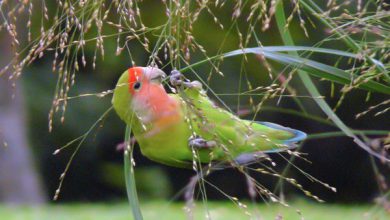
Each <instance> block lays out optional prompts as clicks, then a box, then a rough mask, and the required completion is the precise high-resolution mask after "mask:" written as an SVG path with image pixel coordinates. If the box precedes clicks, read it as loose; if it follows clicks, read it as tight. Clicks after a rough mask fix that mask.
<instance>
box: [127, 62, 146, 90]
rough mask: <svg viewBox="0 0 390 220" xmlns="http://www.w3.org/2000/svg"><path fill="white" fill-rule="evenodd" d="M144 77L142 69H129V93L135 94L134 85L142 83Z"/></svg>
mask: <svg viewBox="0 0 390 220" xmlns="http://www.w3.org/2000/svg"><path fill="white" fill-rule="evenodd" d="M142 77H143V69H142V67H132V68H129V91H130V93H134V88H133V86H134V83H136V82H138V81H141V80H142Z"/></svg>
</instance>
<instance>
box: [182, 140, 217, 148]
mask: <svg viewBox="0 0 390 220" xmlns="http://www.w3.org/2000/svg"><path fill="white" fill-rule="evenodd" d="M188 145H189V146H190V147H191V148H196V149H209V148H213V147H215V146H216V145H217V142H215V141H207V140H205V139H203V138H200V137H192V138H190V139H189V140H188Z"/></svg>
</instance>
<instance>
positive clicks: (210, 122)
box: [181, 88, 306, 160]
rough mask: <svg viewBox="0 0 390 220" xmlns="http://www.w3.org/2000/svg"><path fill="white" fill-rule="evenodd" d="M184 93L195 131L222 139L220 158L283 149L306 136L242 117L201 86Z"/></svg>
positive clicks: (217, 140)
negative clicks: (222, 107)
mask: <svg viewBox="0 0 390 220" xmlns="http://www.w3.org/2000/svg"><path fill="white" fill-rule="evenodd" d="M181 97H182V98H183V100H184V101H185V104H186V106H187V107H186V109H187V111H186V112H187V115H188V117H189V118H190V119H191V120H190V121H191V124H192V127H193V133H194V135H197V136H200V137H202V138H203V139H205V140H214V141H216V142H217V143H218V147H216V149H214V150H213V156H214V157H215V158H216V159H217V160H220V159H234V158H236V157H237V156H239V155H240V154H244V153H254V152H259V151H262V152H275V151H283V150H286V149H288V148H291V147H293V146H294V143H295V142H297V141H300V140H302V139H304V138H305V137H306V135H305V134H304V133H303V132H300V131H297V130H294V129H290V128H286V127H283V126H280V125H276V124H272V123H267V122H260V123H259V122H254V121H248V120H243V119H240V118H238V117H237V116H235V115H233V114H232V113H230V112H228V111H226V110H223V109H221V108H218V107H217V106H215V105H214V103H213V102H212V101H211V100H210V99H209V98H208V97H207V95H206V94H205V93H204V91H202V90H199V89H194V88H189V89H186V90H184V92H183V93H182V95H181ZM206 160H207V159H206Z"/></svg>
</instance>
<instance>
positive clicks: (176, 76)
mask: <svg viewBox="0 0 390 220" xmlns="http://www.w3.org/2000/svg"><path fill="white" fill-rule="evenodd" d="M183 80H184V76H183V74H181V72H179V71H178V70H172V72H171V75H169V81H170V83H171V85H172V86H181V85H182V84H183V82H184V81H183Z"/></svg>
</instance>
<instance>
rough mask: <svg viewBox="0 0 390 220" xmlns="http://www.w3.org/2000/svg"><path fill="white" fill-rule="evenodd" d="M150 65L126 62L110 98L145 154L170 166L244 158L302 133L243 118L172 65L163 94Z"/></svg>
mask: <svg viewBox="0 0 390 220" xmlns="http://www.w3.org/2000/svg"><path fill="white" fill-rule="evenodd" d="M165 76H166V75H165V73H164V72H163V71H162V70H160V69H158V68H156V67H132V68H130V69H128V70H126V71H125V72H124V73H123V74H122V76H121V77H120V78H119V80H118V83H117V85H116V88H115V90H114V95H113V99H112V104H113V106H114V109H115V110H116V112H117V114H118V115H119V117H120V118H121V119H122V120H123V121H124V122H125V123H126V124H128V125H130V126H131V129H132V132H133V134H134V137H135V139H136V140H137V142H138V144H139V146H140V149H141V152H142V154H143V155H144V156H146V157H148V158H149V159H151V160H153V161H156V162H159V163H163V164H166V165H170V166H176V167H191V166H192V162H193V160H194V158H195V159H196V160H199V161H200V162H201V163H210V162H224V161H226V162H235V163H238V164H248V163H251V162H253V161H256V160H257V159H258V158H259V157H260V156H261V155H264V154H265V153H271V152H282V151H286V150H288V149H292V148H294V147H295V146H296V143H297V142H299V141H301V140H303V139H305V138H306V134H305V133H304V132H302V131H298V130H295V129H291V128H287V127H283V126H281V125H277V124H274V123H270V122H256V121H248V120H243V119H240V118H238V117H237V116H235V115H233V114H232V113H230V112H228V111H226V110H224V109H222V108H219V107H217V106H216V105H215V104H214V103H213V102H212V101H211V100H210V99H209V98H208V97H207V95H206V93H205V91H204V90H202V85H201V84H200V83H199V82H198V81H193V82H189V81H188V80H185V79H184V77H183V76H182V75H181V74H180V72H178V71H172V73H171V75H170V82H171V84H172V85H173V86H175V87H176V88H177V90H178V91H179V92H178V94H168V93H167V92H166V91H165V89H164V87H163V85H162V80H163V79H164V78H165Z"/></svg>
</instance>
